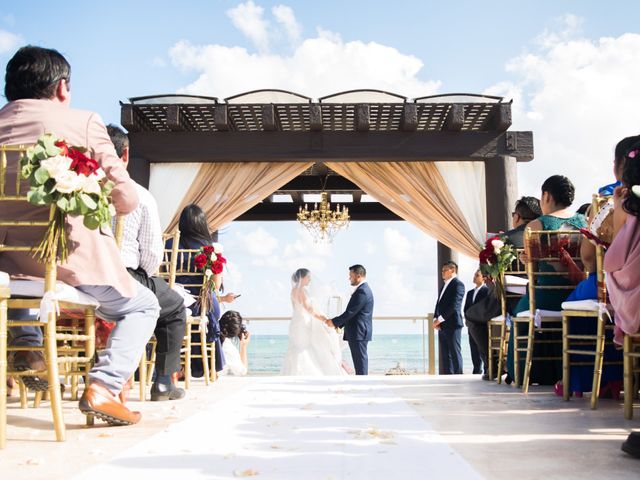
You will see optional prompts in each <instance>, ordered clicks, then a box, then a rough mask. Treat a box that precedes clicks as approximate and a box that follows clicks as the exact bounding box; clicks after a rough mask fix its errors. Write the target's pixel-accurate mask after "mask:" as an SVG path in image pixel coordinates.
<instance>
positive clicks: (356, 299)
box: [326, 265, 373, 375]
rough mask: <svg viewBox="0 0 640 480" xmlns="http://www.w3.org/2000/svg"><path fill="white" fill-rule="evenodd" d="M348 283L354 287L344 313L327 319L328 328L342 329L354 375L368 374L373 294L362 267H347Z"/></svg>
mask: <svg viewBox="0 0 640 480" xmlns="http://www.w3.org/2000/svg"><path fill="white" fill-rule="evenodd" d="M349 282H350V283H351V285H352V286H354V287H356V289H355V290H354V292H353V293H352V294H351V299H350V300H349V304H348V305H347V309H346V310H345V312H344V313H343V314H342V315H340V316H337V317H335V318H332V319H327V320H326V323H327V326H329V327H338V328H341V327H344V339H345V340H346V341H347V342H349V350H351V358H352V359H353V366H354V367H355V369H356V375H367V374H368V373H369V359H368V357H367V343H368V342H370V341H371V332H372V330H373V293H372V292H371V289H370V288H369V284H367V271H366V270H365V268H364V267H363V266H362V265H353V266H351V267H349Z"/></svg>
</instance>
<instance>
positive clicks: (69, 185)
mask: <svg viewBox="0 0 640 480" xmlns="http://www.w3.org/2000/svg"><path fill="white" fill-rule="evenodd" d="M86 151H87V149H86V148H84V147H78V146H72V145H69V144H68V143H67V142H66V141H65V140H62V139H58V138H56V137H55V136H54V135H52V134H50V133H46V134H44V135H43V136H41V137H40V138H38V140H37V142H36V144H35V145H34V146H32V147H30V148H29V149H28V150H27V151H26V152H25V154H24V155H23V156H22V157H21V159H20V168H21V170H20V173H21V175H22V178H24V179H26V180H28V181H29V185H30V190H29V192H28V193H27V199H28V200H29V202H30V203H32V204H33V205H38V206H47V205H55V210H54V212H53V215H52V217H51V219H50V222H49V227H48V228H47V231H46V233H45V236H44V238H43V239H42V241H41V242H40V245H39V246H38V247H37V248H36V249H35V252H34V256H36V257H38V259H39V260H40V261H41V262H44V261H47V260H51V259H55V257H56V256H58V257H59V258H60V261H61V262H65V261H66V259H67V255H68V248H67V236H66V231H65V222H66V218H67V215H82V216H83V217H84V218H83V223H84V226H85V227H87V228H89V229H91V230H95V229H97V228H98V227H100V226H101V225H110V224H111V218H112V217H113V216H114V215H115V213H116V212H115V208H114V207H113V205H112V204H111V201H110V195H111V190H112V189H113V186H114V183H113V182H112V181H110V180H106V177H105V173H104V171H103V170H102V168H100V165H99V164H98V162H97V161H95V160H94V159H92V158H89V157H87V156H86V155H85V153H86Z"/></svg>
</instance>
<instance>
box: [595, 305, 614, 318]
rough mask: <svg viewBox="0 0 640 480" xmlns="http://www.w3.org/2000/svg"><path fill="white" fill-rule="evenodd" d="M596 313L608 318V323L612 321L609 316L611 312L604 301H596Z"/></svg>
mask: <svg viewBox="0 0 640 480" xmlns="http://www.w3.org/2000/svg"><path fill="white" fill-rule="evenodd" d="M598 315H600V316H601V317H606V318H607V320H609V323H613V318H611V314H610V313H609V309H608V308H607V304H606V303H605V302H598Z"/></svg>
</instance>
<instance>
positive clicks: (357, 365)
mask: <svg viewBox="0 0 640 480" xmlns="http://www.w3.org/2000/svg"><path fill="white" fill-rule="evenodd" d="M367 343H368V342H367V341H366V340H363V341H359V340H349V350H351V359H352V360H353V368H354V369H355V371H356V375H369V357H368V355H367Z"/></svg>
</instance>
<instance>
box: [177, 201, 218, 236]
mask: <svg viewBox="0 0 640 480" xmlns="http://www.w3.org/2000/svg"><path fill="white" fill-rule="evenodd" d="M178 226H179V228H180V238H181V239H184V240H185V243H188V242H189V241H190V240H191V241H194V240H195V241H197V242H198V243H200V244H201V245H211V243H212V242H213V240H212V238H211V233H209V226H208V225H207V216H206V215H205V214H204V212H203V211H202V209H201V208H200V207H199V206H198V205H196V204H195V203H192V204H190V205H187V206H186V207H184V209H183V210H182V213H180V222H179V223H178Z"/></svg>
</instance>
